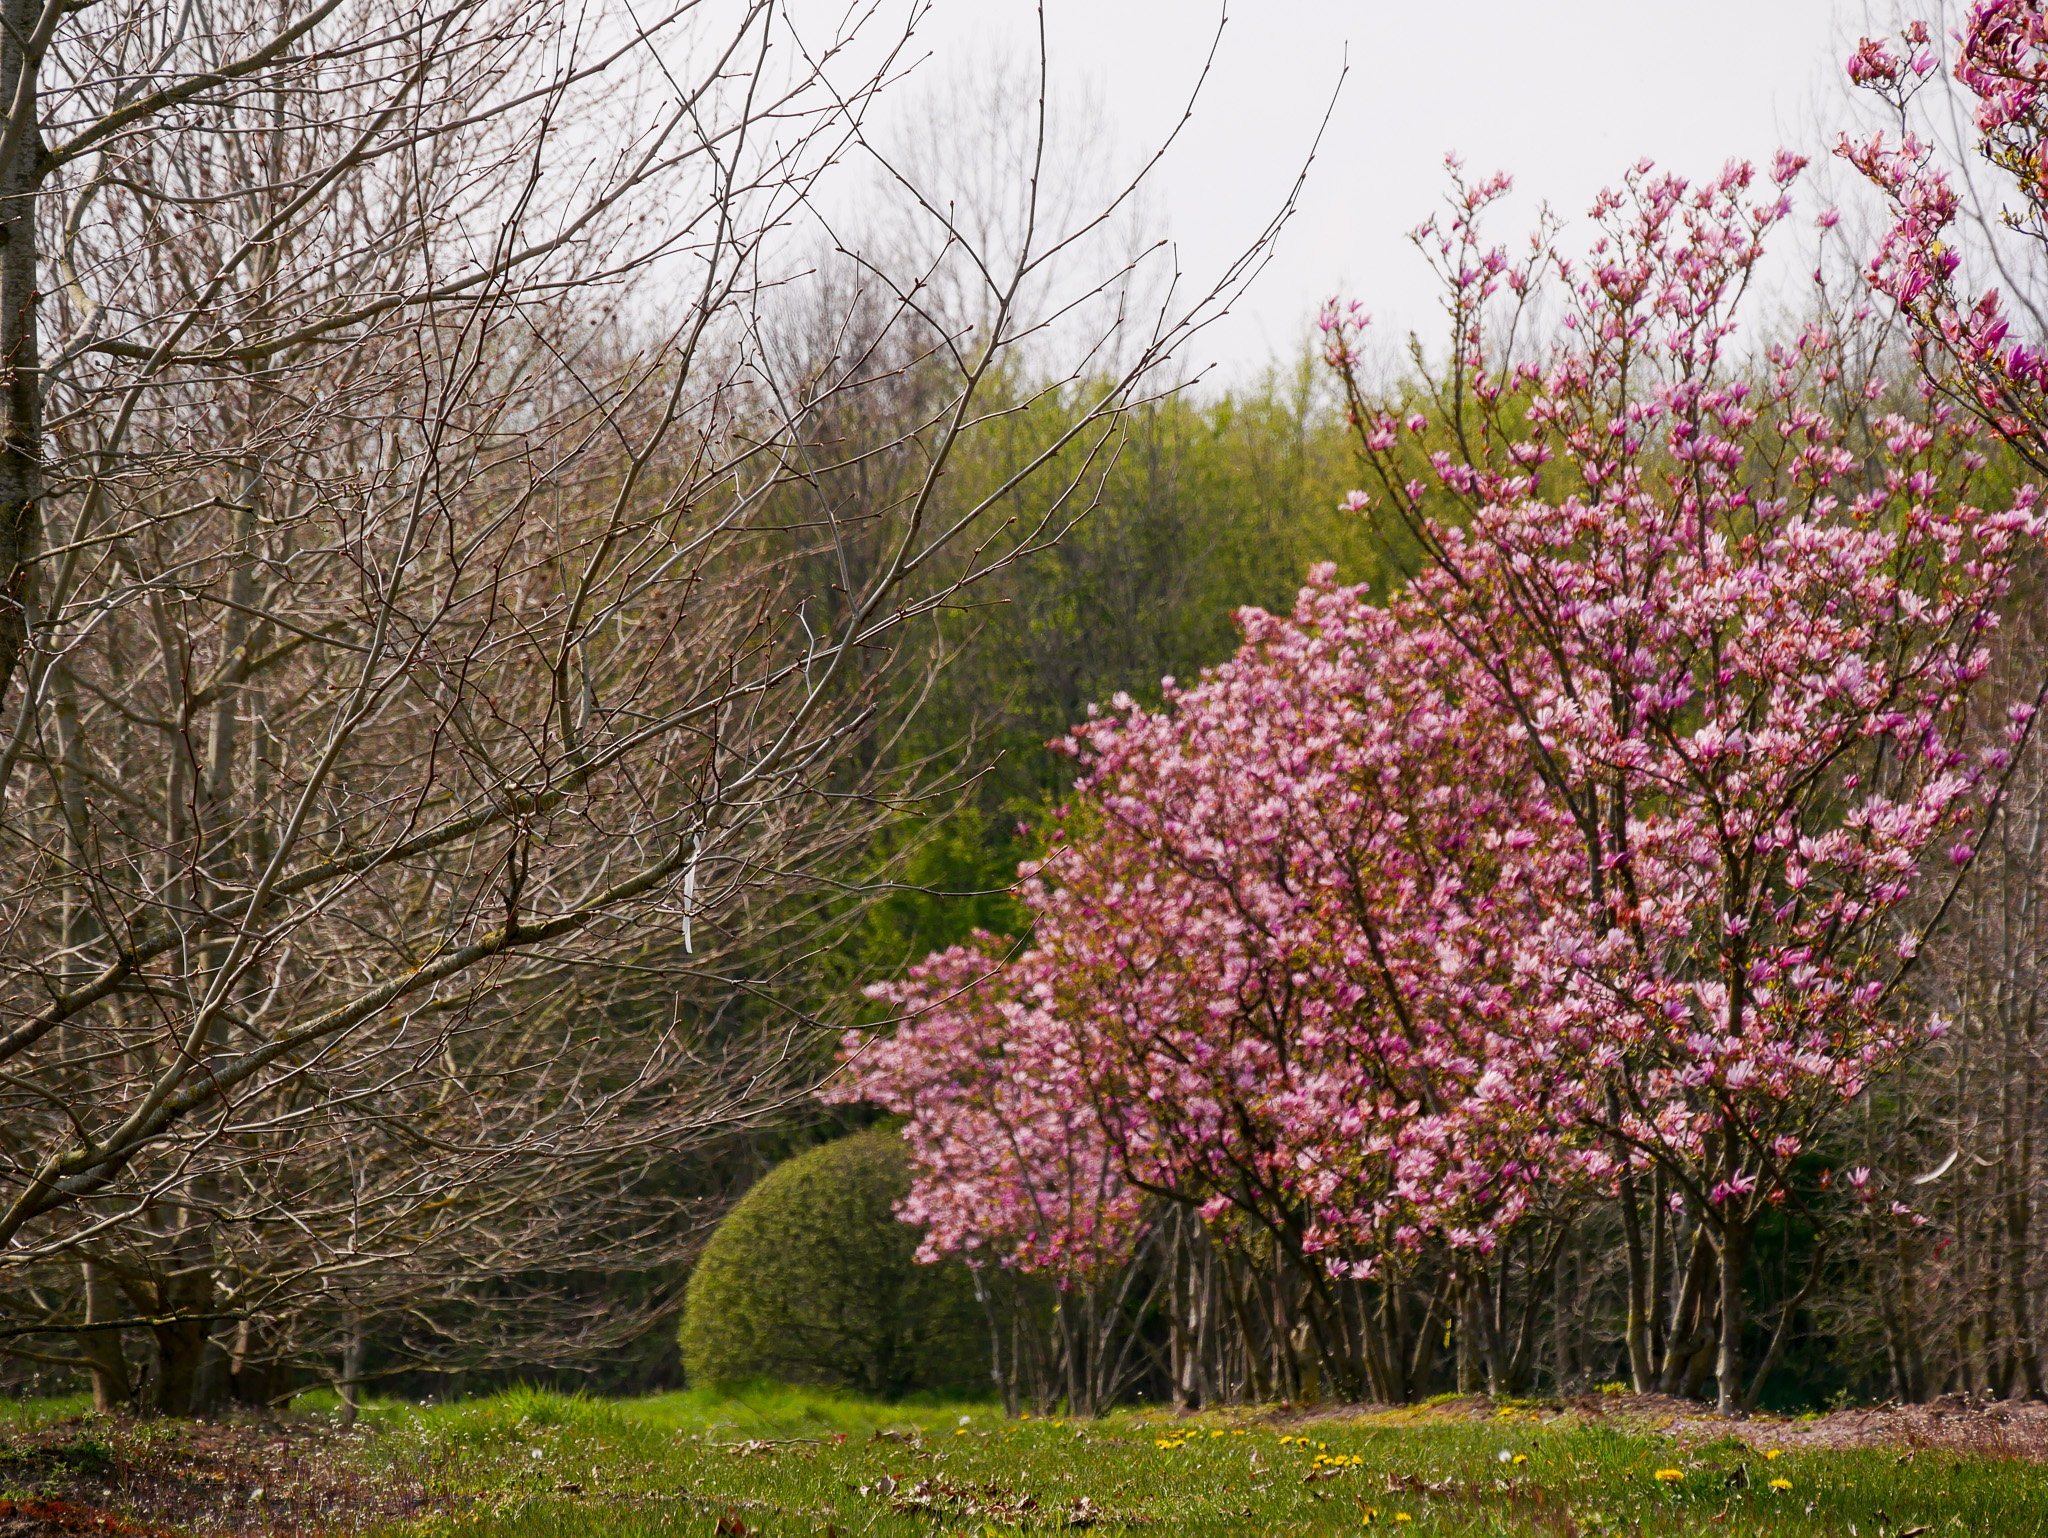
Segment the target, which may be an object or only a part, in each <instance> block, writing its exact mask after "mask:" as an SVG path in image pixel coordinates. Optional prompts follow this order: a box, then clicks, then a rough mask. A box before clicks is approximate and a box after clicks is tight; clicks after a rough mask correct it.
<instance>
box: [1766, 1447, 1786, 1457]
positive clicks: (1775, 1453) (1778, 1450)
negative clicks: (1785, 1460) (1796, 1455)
mask: <svg viewBox="0 0 2048 1538" xmlns="http://www.w3.org/2000/svg"><path fill="white" fill-rule="evenodd" d="M1784 1456H1785V1449H1784V1448H1782V1447H1773V1448H1770V1449H1769V1450H1768V1451H1766V1452H1765V1453H1764V1457H1766V1458H1782V1457H1784Z"/></svg>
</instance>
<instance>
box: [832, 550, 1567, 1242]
mask: <svg viewBox="0 0 2048 1538" xmlns="http://www.w3.org/2000/svg"><path fill="white" fill-rule="evenodd" d="M1239 620H1240V623H1241V625H1242V627H1243V630H1244V637H1245V639H1244V645H1243V648H1242V650H1241V651H1240V653H1239V654H1238V656H1237V658H1236V659H1235V660H1234V661H1232V662H1231V663H1228V664H1226V665H1224V666H1222V667H1219V668H1216V669H1214V670H1213V671H1212V672H1210V673H1209V674H1208V675H1207V676H1206V677H1205V678H1204V679H1203V681H1202V682H1201V683H1200V684H1199V685H1197V686H1196V687H1193V688H1190V689H1177V688H1172V687H1169V689H1168V690H1167V698H1166V702H1165V705H1164V708H1162V709H1161V710H1159V711H1156V712H1153V711H1146V710H1143V709H1140V708H1138V707H1136V706H1134V705H1132V704H1131V703H1130V702H1129V701H1128V700H1127V699H1121V698H1120V699H1119V700H1118V701H1117V702H1116V706H1115V710H1114V713H1113V714H1110V715H1107V716H1101V717H1097V718H1094V719H1091V720H1090V721H1088V722H1087V723H1085V724H1083V725H1081V726H1079V727H1077V728H1076V729H1075V731H1074V733H1073V734H1072V736H1070V737H1069V738H1068V739H1066V741H1065V743H1064V746H1065V747H1066V748H1067V750H1068V751H1070V752H1072V753H1074V754H1076V755H1078V756H1079V757H1080V758H1081V759H1082V761H1083V762H1084V763H1085V764H1086V765H1087V767H1088V771H1089V773H1088V777H1087V779H1086V781H1085V782H1084V784H1083V786H1082V788H1081V791H1080V793H1079V796H1078V798H1077V801H1076V804H1075V806H1074V807H1073V808H1072V809H1071V811H1070V814H1069V815H1068V816H1067V817H1066V818H1065V819H1064V830H1063V836H1061V837H1060V838H1059V839H1058V840H1057V841H1056V842H1055V844H1054V846H1053V848H1052V849H1051V851H1050V853H1049V854H1048V856H1047V858H1046V859H1045V860H1044V861H1043V862H1042V863H1041V864H1039V865H1038V866H1037V867H1036V868H1035V869H1033V870H1031V871H1029V872H1028V873H1027V880H1026V883H1025V886H1024V889H1023V890H1024V895H1025V897H1026V900H1027V902H1028V903H1029V905H1030V907H1031V910H1032V916H1033V920H1034V944H1033V945H1032V947H1031V948H1030V949H1029V950H1027V951H1026V952H1025V953H1024V954H1022V955H1021V956H1019V957H1017V958H1016V959H1014V960H1013V961H1011V962H1010V963H1009V964H1008V965H1007V966H1006V967H1003V968H1001V969H1000V971H998V970H997V968H996V967H995V965H994V963H993V961H992V960H991V959H990V957H989V956H988V955H987V954H986V953H985V952H984V953H965V952H957V953H949V954H948V955H947V956H944V957H939V958H934V959H933V960H932V961H931V962H929V963H927V964H926V966H925V967H923V968H922V969H920V970H918V971H917V972H915V973H914V974H913V975H912V976H911V978H910V979H909V980H908V982H906V983H904V984H900V985H884V986H882V987H879V988H877V989H875V990H873V992H874V995H875V996H876V997H878V998H882V999H885V1000H887V1001H889V1002H891V1003H894V1004H896V1005H897V1006H898V1007H899V1008H900V1009H901V1010H902V1012H903V1016H904V1018H903V1021H902V1023H901V1024H900V1025H899V1026H898V1028H897V1029H896V1032H895V1034H894V1035H893V1037H889V1038H886V1039H883V1040H877V1041H867V1040H862V1039H858V1038H856V1039H850V1040H849V1041H848V1043H847V1059H848V1063H849V1073H848V1075H847V1078H846V1081H845V1083H844V1084H843V1085H842V1086H840V1087H839V1088H837V1089H835V1091H834V1093H835V1094H838V1095H841V1096H844V1097H849V1098H851V1097H864V1098H866V1099H869V1100H871V1101H874V1102H876V1103H878V1104H881V1105H884V1106H886V1107H888V1108H890V1109H892V1110H898V1111H900V1112H902V1113H904V1114H906V1115H907V1116H909V1117H910V1125H909V1128H908V1132H907V1135H908V1136H909V1138H910V1141H911V1147H912V1150H913V1155H914V1160H915V1163H916V1165H917V1169H918V1178H917V1184H916V1186H915V1188H914V1191H913V1194H912V1197H911V1199H910V1202H909V1204H908V1205H907V1206H906V1209H905V1215H906V1216H908V1217H912V1218H914V1219H916V1220H918V1221H922V1222H924V1223H926V1224H927V1225H928V1230H927V1231H928V1242H929V1243H930V1244H931V1246H932V1247H933V1248H934V1249H940V1250H943V1249H962V1250H965V1249H971V1248H976V1247H979V1246H980V1245H982V1244H984V1243H988V1242H990V1240H991V1239H996V1241H997V1242H998V1243H999V1244H1000V1245H1001V1246H1002V1247H1003V1250H1004V1255H1005V1258H1007V1259H1012V1260H1014V1261H1016V1262H1017V1263H1019V1264H1023V1265H1033V1266H1052V1267H1054V1268H1059V1269H1067V1268H1073V1267H1079V1266H1086V1265H1089V1264H1094V1263H1099V1262H1100V1260H1101V1259H1103V1258H1107V1256H1108V1255H1109V1254H1111V1253H1113V1250H1097V1249H1091V1248H1090V1246H1100V1245H1102V1244H1104V1243H1105V1242H1106V1236H1108V1235H1110V1234H1128V1233H1129V1232H1131V1226H1132V1222H1133V1220H1134V1216H1135V1209H1134V1207H1133V1205H1132V1203H1133V1200H1134V1198H1135V1197H1137V1196H1139V1195H1145V1196H1152V1197H1158V1198H1166V1199H1170V1200H1174V1201H1179V1202H1185V1203H1190V1204H1199V1205H1200V1206H1201V1207H1202V1209H1203V1211H1204V1213H1205V1215H1206V1216H1207V1217H1208V1219H1209V1220H1210V1222H1211V1223H1212V1225H1214V1226H1215V1227H1216V1228H1217V1229H1218V1231H1219V1232H1222V1231H1227V1230H1228V1229H1230V1228H1231V1227H1233V1226H1245V1225H1248V1226H1251V1227H1255V1228H1258V1229H1260V1230H1263V1231H1265V1232H1268V1233H1270V1234H1272V1235H1273V1236H1274V1237H1276V1238H1277V1239H1278V1240H1279V1241H1280V1242H1281V1243H1283V1244H1284V1245H1286V1246H1287V1247H1288V1248H1289V1250H1290V1251H1291V1252H1293V1253H1296V1254H1300V1255H1316V1256H1319V1257H1321V1260H1322V1262H1323V1263H1324V1264H1325V1265H1327V1266H1329V1267H1330V1268H1332V1269H1333V1270H1339V1271H1348V1272H1351V1273H1354V1274H1358V1273H1363V1272H1365V1271H1368V1270H1370V1269H1372V1268H1373V1267H1374V1266H1376V1265H1377V1264H1378V1263H1379V1262H1380V1261H1381V1260H1382V1259H1383V1258H1384V1257H1385V1256H1386V1255H1387V1254H1389V1253H1390V1252H1394V1251H1398V1250H1399V1249H1401V1248H1402V1247H1412V1246H1413V1245H1414V1244H1416V1243H1417V1242H1419V1239H1420V1236H1421V1235H1422V1234H1423V1233H1424V1232H1425V1231H1434V1232H1439V1233H1442V1234H1443V1235H1445V1236H1446V1237H1447V1238H1448V1240H1449V1242H1451V1243H1452V1244H1453V1245H1455V1246H1469V1247H1473V1248H1478V1249H1485V1248H1490V1247H1491V1244H1492V1242H1493V1238H1494V1236H1495V1234H1496V1233H1497V1232H1498V1231H1499V1230H1500V1228H1501V1227H1502V1226H1503V1225H1505V1224H1508V1223H1511V1222H1512V1221H1513V1220H1514V1219H1515V1218H1516V1217H1517V1216H1519V1215H1520V1214H1521V1213H1522V1212H1523V1211H1524V1210H1526V1209H1527V1208H1528V1206H1529V1205H1530V1203H1531V1202H1532V1200H1535V1199H1536V1198H1537V1195H1538V1188H1539V1187H1540V1186H1541V1184H1542V1183H1543V1182H1544V1181H1546V1180H1547V1179H1548V1178H1549V1177H1550V1175H1551V1173H1552V1172H1553V1171H1554V1169H1555V1168H1556V1165H1557V1160H1556V1159H1555V1158H1554V1157H1553V1155H1552V1153H1551V1150H1552V1148H1553V1147H1554V1146H1555V1145H1557V1144H1558V1143H1559V1141H1560V1140H1561V1138H1562V1137H1563V1136H1564V1135H1565V1133H1566V1132H1567V1131H1568V1129H1569V1126H1570V1108H1569V1107H1568V1106H1564V1105H1557V1106H1550V1105H1546V1104H1545V1102H1544V1099H1543V1097H1542V1096H1541V1095H1540V1094H1539V1095H1536V1096H1533V1097H1532V1096H1530V1095H1529V1094H1527V1093H1525V1092H1524V1091H1523V1089H1522V1088H1521V1086H1525V1085H1527V1084H1529V1083H1532V1082H1540V1081H1541V1080H1543V1078H1544V1077H1545V1075H1544V1072H1543V1070H1542V1069H1541V1068H1540V1067H1531V1066H1530V1065H1526V1064H1523V1063H1522V1062H1521V1061H1520V1059H1521V1057H1522V1056H1523V1054H1525V1053H1527V1052H1529V1051H1531V1050H1532V1049H1533V1050H1535V1051H1537V1052H1538V1053H1539V1054H1541V1053H1542V1052H1547V1051H1548V1050H1549V1049H1548V1047H1547V1045H1544V1044H1533V1046H1532V1043H1531V1042H1530V1040H1529V1039H1528V1038H1527V1037H1526V1036H1525V1035H1521V1034H1517V1032H1518V1028H1519V1027H1520V1025H1521V1024H1522V1023H1523V1022H1524V1021H1526V1020H1527V1019H1529V1018H1530V1015H1529V1009H1528V1003H1529V1000H1528V992H1529V988H1530V986H1531V983H1532V975H1531V973H1530V970H1529V966H1528V961H1527V958H1525V957H1524V956H1522V955H1521V954H1520V953H1519V952H1518V951H1517V950H1516V949H1514V948H1513V947H1512V946H1510V945H1507V944H1504V943H1503V937H1504V936H1513V935H1517V934H1520V933H1523V932H1525V931H1527V930H1529V929H1531V928H1532V927H1533V926H1535V925H1536V924H1537V923H1538V922H1539V921H1540V909H1539V905H1538V903H1537V898H1536V893H1535V891H1534V888H1533V885H1532V883H1533V880H1534V877H1535V873H1536V869H1537V867H1538V865H1539V863H1540V862H1541V861H1542V859H1543V858H1544V857H1542V856H1539V854H1538V851H1537V845H1538V844H1539V842H1546V843H1551V844H1556V843H1558V842H1559V841H1560V839H1561V838H1562V837H1563V835H1564V832H1565V830H1564V829H1563V828H1562V827H1560V826H1555V825H1553V824H1552V820H1551V814H1550V812H1549V809H1548V802H1547V800H1546V798H1545V797H1544V796H1543V795H1542V793H1541V787H1540V785H1539V783H1538V782H1537V780H1536V778H1535V776H1534V775H1533V774H1532V773H1531V772H1530V770H1529V768H1528V766H1527V765H1526V763H1525V762H1524V761H1523V759H1522V757H1521V755H1520V753H1519V751H1518V749H1517V748H1516V746H1515V745H1514V743H1513V742H1512V741H1511V740H1510V738H1509V737H1508V735H1507V734H1506V733H1504V732H1503V731H1502V730H1501V729H1500V727H1501V723H1500V722H1499V721H1498V720H1497V719H1496V718H1495V717H1494V716H1492V715H1491V714H1490V713H1489V712H1488V711H1487V710H1486V708H1485V707H1484V705H1483V704H1481V703H1479V702H1480V701H1481V700H1482V699H1483V688H1482V687H1481V681H1480V680H1477V679H1475V678H1473V677H1471V676H1468V675H1469V663H1468V661H1467V659H1466V658H1465V657H1464V655H1463V653H1462V652H1461V651H1460V650H1459V649H1458V648H1457V647H1456V646H1455V645H1453V644H1451V643H1450V641H1449V638H1448V637H1447V636H1446V635H1445V634H1444V633H1443V632H1442V631H1440V630H1437V629H1434V628H1431V627H1421V628H1411V627H1406V626H1403V625H1402V624H1401V623H1400V622H1399V621H1398V620H1397V619H1396V618H1395V617H1394V616H1393V615H1392V614H1390V613H1389V612H1388V611H1386V610H1384V609H1381V608H1376V607H1374V606H1372V605H1371V604H1370V603H1369V602H1368V601H1367V598H1366V594H1365V592H1364V590H1363V589H1358V588H1345V587H1339V586H1337V585H1336V584H1335V582H1334V578H1333V573H1332V571H1331V570H1330V569H1329V568H1327V567H1325V568H1320V569H1318V570H1317V571H1316V573H1315V574H1314V577H1313V581H1312V583H1311V585H1310V586H1309V587H1308V588H1306V589H1305V590H1304V591H1303V593H1302V595H1301V600H1300V603H1299V605H1298V607H1297V608H1296V611H1295V613H1294V614H1293V615H1292V616H1291V617H1287V618H1282V617H1276V616H1273V615H1269V614H1265V613H1263V612H1260V611H1258V610H1246V611H1243V612H1242V613H1241V614H1240V616H1239ZM1077 1133H1078V1134H1080V1135H1077ZM1047 1138H1050V1139H1051V1143H1052V1145H1053V1146H1050V1147H1048V1146H1046V1143H1045V1140H1046V1139H1047ZM1105 1171H1114V1177H1113V1178H1106V1177H1105V1174H1104V1172H1105ZM1054 1188H1056V1189H1054ZM1069 1193H1080V1194H1081V1195H1082V1196H1083V1198H1084V1199H1082V1200H1080V1201H1076V1200H1073V1199H1072V1198H1071V1197H1070V1195H1069Z"/></svg>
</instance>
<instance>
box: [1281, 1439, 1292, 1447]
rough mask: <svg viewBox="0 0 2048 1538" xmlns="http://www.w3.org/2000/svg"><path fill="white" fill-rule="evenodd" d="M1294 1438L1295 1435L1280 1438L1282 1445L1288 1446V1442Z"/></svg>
mask: <svg viewBox="0 0 2048 1538" xmlns="http://www.w3.org/2000/svg"><path fill="white" fill-rule="evenodd" d="M1293 1440H1294V1438H1293V1437H1282V1438H1281V1439H1280V1445H1281V1446H1282V1447H1285V1446H1286V1445H1287V1444H1288V1443H1289V1442H1292V1441H1293Z"/></svg>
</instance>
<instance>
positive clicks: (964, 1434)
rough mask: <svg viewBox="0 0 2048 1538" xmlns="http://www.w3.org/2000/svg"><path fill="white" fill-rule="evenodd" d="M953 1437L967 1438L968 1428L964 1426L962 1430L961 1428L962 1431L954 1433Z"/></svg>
mask: <svg viewBox="0 0 2048 1538" xmlns="http://www.w3.org/2000/svg"><path fill="white" fill-rule="evenodd" d="M953 1435H954V1436H956V1437H964V1436H966V1435H967V1429H966V1427H964V1426H963V1427H962V1428H961V1429H960V1430H958V1431H956V1432H954V1433H953Z"/></svg>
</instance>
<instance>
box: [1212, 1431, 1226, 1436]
mask: <svg viewBox="0 0 2048 1538" xmlns="http://www.w3.org/2000/svg"><path fill="white" fill-rule="evenodd" d="M1209 1435H1210V1436H1212V1437H1220V1436H1222V1435H1223V1433H1222V1432H1220V1431H1212V1432H1210V1433H1209Z"/></svg>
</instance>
